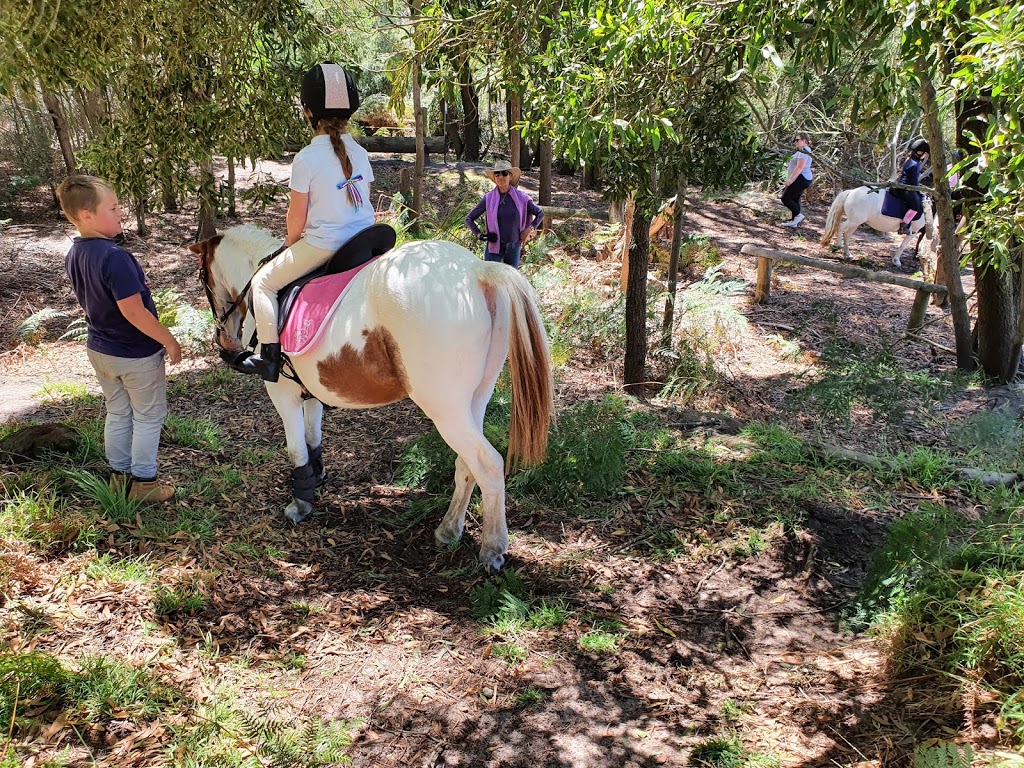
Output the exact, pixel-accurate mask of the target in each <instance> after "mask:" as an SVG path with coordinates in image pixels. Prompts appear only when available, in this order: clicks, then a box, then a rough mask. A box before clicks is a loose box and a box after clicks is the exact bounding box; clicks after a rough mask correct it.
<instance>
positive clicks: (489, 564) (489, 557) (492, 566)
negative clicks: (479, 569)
mask: <svg viewBox="0 0 1024 768" xmlns="http://www.w3.org/2000/svg"><path fill="white" fill-rule="evenodd" d="M480 564H481V565H482V566H483V567H484V569H485V570H486V571H487V572H488V573H497V572H498V571H500V570H501V566H503V565H504V564H505V556H504V555H499V554H498V553H497V552H485V551H484V550H480Z"/></svg>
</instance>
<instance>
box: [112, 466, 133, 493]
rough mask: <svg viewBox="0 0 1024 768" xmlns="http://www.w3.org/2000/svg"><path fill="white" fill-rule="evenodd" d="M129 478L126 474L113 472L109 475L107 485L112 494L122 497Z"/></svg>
mask: <svg viewBox="0 0 1024 768" xmlns="http://www.w3.org/2000/svg"><path fill="white" fill-rule="evenodd" d="M130 477H131V475H129V474H128V473H127V472H117V471H116V470H115V471H114V472H111V473H110V480H109V482H108V483H107V485H109V486H110V490H112V491H113V492H114V493H116V494H119V495H123V494H124V492H125V489H126V488H127V487H128V479H129V478H130Z"/></svg>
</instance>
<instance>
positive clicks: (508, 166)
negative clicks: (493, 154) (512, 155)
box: [484, 160, 523, 184]
mask: <svg viewBox="0 0 1024 768" xmlns="http://www.w3.org/2000/svg"><path fill="white" fill-rule="evenodd" d="M496 171H508V181H509V183H510V184H518V183H519V177H520V176H522V175H523V172H522V171H521V170H519V169H518V168H513V167H512V163H510V162H509V161H508V160H498V161H497V162H496V163H495V164H494V167H493V168H491V170H489V171H484V175H485V176H487V178H488V179H490V180H491V181H494V174H495V172H496ZM494 183H495V184H497V183H498V182H496V181H494Z"/></svg>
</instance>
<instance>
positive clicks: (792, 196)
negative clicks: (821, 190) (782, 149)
mask: <svg viewBox="0 0 1024 768" xmlns="http://www.w3.org/2000/svg"><path fill="white" fill-rule="evenodd" d="M810 141H811V137H810V136H809V135H807V134H806V133H804V132H803V131H801V132H800V133H798V134H797V135H796V139H794V143H795V144H796V152H794V153H793V156H792V157H791V158H790V159H789V164H788V165H787V166H786V182H785V184H783V189H782V204H783V205H784V206H786V207H787V208H789V211H790V213H792V214H793V218H792V219H790V220H789V221H784V222H783V223H782V226H784V227H793V228H794V229H795V228H797V227H799V226H800V225H801V224H802V223H803V221H804V215H803V214H802V213H801V212H800V197H801V196H802V195H803V193H804V190H805V189H807V188H808V187H809V186H811V182H812V181H814V173H813V172H812V171H811V160H812V158H811V145H810Z"/></svg>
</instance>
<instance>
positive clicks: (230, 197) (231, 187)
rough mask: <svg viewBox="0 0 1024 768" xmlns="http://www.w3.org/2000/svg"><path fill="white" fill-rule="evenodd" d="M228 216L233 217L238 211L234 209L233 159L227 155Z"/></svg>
mask: <svg viewBox="0 0 1024 768" xmlns="http://www.w3.org/2000/svg"><path fill="white" fill-rule="evenodd" d="M227 161H228V216H231V217H235V216H237V215H238V211H237V209H236V207H235V158H233V157H231V155H228V157H227Z"/></svg>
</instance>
